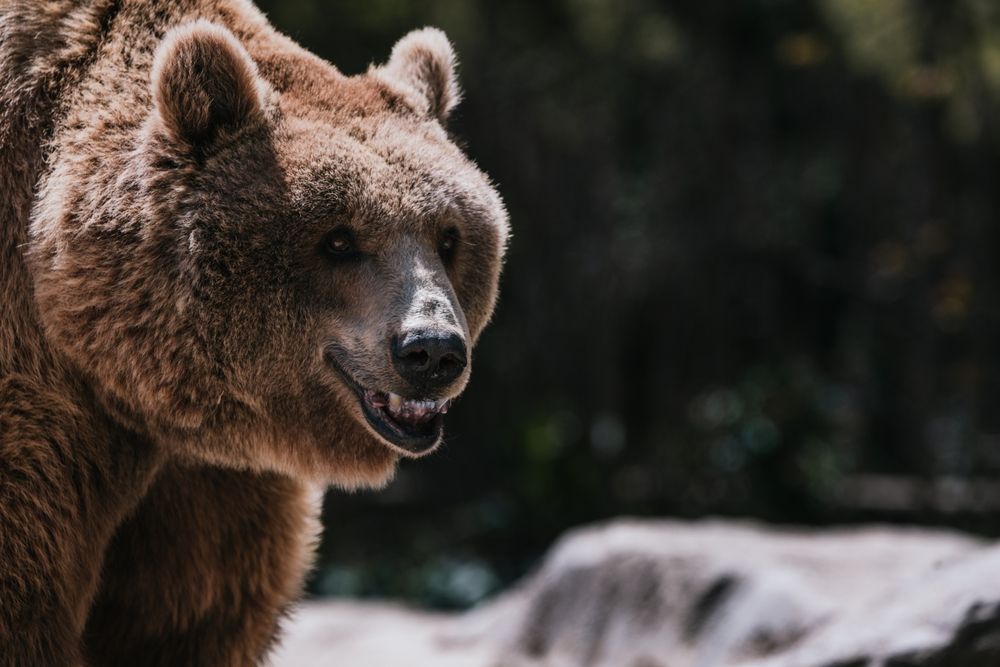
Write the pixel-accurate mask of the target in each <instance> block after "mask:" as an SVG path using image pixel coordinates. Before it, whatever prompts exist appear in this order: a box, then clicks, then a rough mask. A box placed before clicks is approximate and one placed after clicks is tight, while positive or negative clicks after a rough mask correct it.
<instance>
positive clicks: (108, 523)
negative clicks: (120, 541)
mask: <svg viewBox="0 0 1000 667" xmlns="http://www.w3.org/2000/svg"><path fill="white" fill-rule="evenodd" d="M79 398H80V397H79V396H74V392H73V390H72V388H71V387H69V386H60V387H49V386H45V385H42V384H41V383H40V382H38V381H37V380H33V379H31V378H24V377H18V376H7V377H6V378H3V379H0V665H4V666H6V665H44V666H48V665H53V666H55V665H59V666H64V665H79V664H80V635H81V633H82V631H83V626H84V623H85V621H86V616H87V610H88V608H89V606H90V603H91V600H92V599H93V596H94V591H95V589H96V587H97V581H98V577H99V574H100V568H101V559H102V557H103V553H104V549H105V548H106V546H107V544H108V542H109V540H110V538H111V535H112V533H113V531H114V529H115V527H116V526H117V524H118V523H119V522H120V521H121V519H122V517H123V516H124V515H125V513H126V512H128V511H129V510H130V509H132V508H133V507H134V506H135V504H136V502H137V501H138V499H139V497H140V495H141V494H142V493H143V491H144V490H145V488H146V486H147V485H148V483H149V480H150V479H151V478H152V475H153V473H154V470H155V468H156V461H157V456H156V454H155V452H154V450H153V448H152V447H150V446H148V445H146V444H143V443H141V442H139V441H137V440H135V439H134V438H133V437H131V436H130V435H129V434H125V433H122V432H121V431H119V430H117V429H116V428H114V427H113V426H111V425H110V424H108V423H106V422H104V421H103V420H102V419H101V418H99V417H96V416H95V414H96V413H95V412H94V411H92V410H89V409H88V408H87V407H86V402H85V401H81V400H77V399H79Z"/></svg>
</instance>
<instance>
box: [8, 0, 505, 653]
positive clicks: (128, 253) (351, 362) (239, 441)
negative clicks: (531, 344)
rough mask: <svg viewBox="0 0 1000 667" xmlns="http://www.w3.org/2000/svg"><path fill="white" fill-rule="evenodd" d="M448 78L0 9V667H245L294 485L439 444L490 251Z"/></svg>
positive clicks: (403, 52)
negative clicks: (345, 67) (354, 70)
mask: <svg viewBox="0 0 1000 667" xmlns="http://www.w3.org/2000/svg"><path fill="white" fill-rule="evenodd" d="M454 67H455V59H454V56H453V53H452V49H451V46H450V45H449V43H448V41H447V39H446V38H445V37H444V35H443V34H442V33H440V32H439V31H437V30H433V29H424V30H420V31H417V32H414V33H411V34H409V35H407V36H406V37H404V38H403V39H402V40H400V41H399V42H398V43H397V44H396V46H395V47H394V49H393V51H392V54H391V56H390V58H389V59H388V62H387V63H386V64H385V65H382V66H373V67H371V68H370V69H369V70H368V71H367V72H366V73H364V74H361V75H358V76H350V77H348V76H345V75H343V74H341V73H340V72H339V71H338V70H337V69H336V68H335V67H333V66H332V65H330V64H328V63H326V62H324V61H322V60H320V59H319V58H317V57H315V56H313V55H311V54H310V53H308V52H306V51H304V50H303V49H302V48H300V47H299V46H297V45H296V44H295V43H293V42H292V41H291V40H289V39H288V38H286V37H284V36H282V35H281V34H279V33H277V32H276V31H275V30H274V29H273V28H272V27H271V26H270V25H269V24H268V23H267V21H266V20H265V18H264V17H263V15H262V14H261V13H260V12H259V11H258V10H257V9H256V8H254V7H253V6H252V5H251V4H250V2H249V1H248V0H169V1H168V0H0V290H2V292H0V304H2V308H3V315H2V318H0V665H212V666H219V665H249V664H254V663H257V662H259V661H260V660H262V659H263V658H264V657H265V656H266V653H267V651H268V649H269V647H270V646H271V644H272V643H273V641H274V638H275V636H276V632H277V625H278V621H279V619H280V617H281V615H282V612H283V611H284V610H285V609H287V607H288V605H289V604H290V603H291V601H292V600H294V598H295V596H296V594H297V593H298V592H299V590H300V588H301V585H302V579H303V576H304V573H305V572H306V570H307V568H308V567H309V565H310V560H311V557H312V550H313V545H314V542H315V539H316V535H317V518H316V517H317V499H318V497H319V496H320V493H321V491H322V488H323V486H324V485H329V484H333V485H336V486H339V487H341V488H345V489H352V488H358V487H372V486H376V487H377V486H379V485H382V484H384V483H385V482H386V481H387V480H388V479H389V478H390V477H391V476H392V474H393V472H394V469H395V467H396V464H397V462H398V461H399V459H400V457H415V456H420V455H422V454H425V453H427V452H429V451H431V450H433V449H434V448H435V447H436V446H437V445H438V444H439V442H440V441H441V434H442V420H443V414H444V413H445V412H446V411H447V408H448V407H449V405H450V403H451V401H452V399H454V397H455V396H457V395H458V394H459V393H460V392H461V391H462V389H463V388H464V387H465V385H466V383H467V381H468V377H469V371H470V357H469V355H470V351H471V348H472V346H473V344H474V343H475V341H476V339H477V337H478V336H479V334H480V332H481V331H482V329H483V327H484V325H485V324H486V322H487V320H488V319H489V317H490V314H491V312H492V310H493V306H494V301H495V297H496V291H497V280H498V276H499V272H500V266H501V262H502V257H503V251H504V246H505V243H506V238H507V216H506V213H505V211H504V207H503V205H502V202H501V200H500V198H499V196H498V195H497V193H496V191H495V189H494V187H493V185H492V184H491V182H490V181H489V179H488V178H487V177H486V176H485V175H484V174H483V173H482V172H481V171H479V170H478V169H477V168H476V166H475V165H474V164H473V163H472V162H471V161H470V160H469V159H468V158H467V157H466V156H464V155H463V154H462V152H461V151H460V150H459V149H458V148H457V147H456V146H455V144H454V143H453V142H452V141H451V140H450V138H449V135H448V133H447V131H446V129H445V127H444V125H445V121H446V120H447V118H448V115H449V113H450V112H451V110H452V108H453V107H454V106H455V104H456V103H457V101H458V97H459V91H458V87H457V84H456V81H455V76H454Z"/></svg>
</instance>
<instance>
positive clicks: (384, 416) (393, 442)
mask: <svg viewBox="0 0 1000 667" xmlns="http://www.w3.org/2000/svg"><path fill="white" fill-rule="evenodd" d="M325 356H326V358H327V360H328V362H329V363H330V365H331V366H333V368H334V370H335V371H336V372H337V374H338V375H339V376H340V378H341V379H342V380H343V381H344V383H345V384H346V385H347V386H348V387H350V388H351V390H352V391H353V392H354V394H355V396H357V398H358V402H359V403H360V404H361V411H362V412H363V413H364V415H365V419H366V420H367V421H368V425H369V426H371V427H372V429H373V430H374V431H375V433H376V434H378V436H379V437H380V438H381V439H382V440H384V441H386V443H387V444H388V445H389V446H391V447H392V448H393V449H395V450H397V451H399V452H400V453H401V454H403V455H404V456H408V457H417V456H423V455H425V454H429V453H430V452H431V451H433V450H434V449H435V448H436V447H437V445H438V443H440V442H441V436H442V434H443V433H444V414H443V412H439V411H435V412H434V413H433V414H432V415H424V416H423V417H422V419H421V420H420V421H418V422H408V421H406V420H405V419H398V418H396V417H394V416H393V415H392V413H391V412H390V410H389V409H388V407H389V406H388V404H387V403H385V402H384V401H382V400H380V398H379V397H380V396H384V394H382V393H381V392H374V391H372V390H370V389H365V388H364V387H362V386H361V385H360V384H359V383H358V382H357V381H356V380H355V379H354V378H353V377H352V376H351V375H350V374H349V373H348V372H347V371H345V370H344V368H343V367H342V366H341V365H340V363H339V362H338V361H337V359H336V357H335V356H334V354H333V353H332V352H331V351H329V350H328V351H327V353H326V355H325ZM449 403H450V401H448V402H445V403H444V406H443V407H444V411H447V406H448V404H449Z"/></svg>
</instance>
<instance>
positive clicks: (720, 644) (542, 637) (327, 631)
mask: <svg viewBox="0 0 1000 667" xmlns="http://www.w3.org/2000/svg"><path fill="white" fill-rule="evenodd" d="M274 664H275V665H276V666H277V667H285V666H288V667H291V666H295V667H306V666H311V665H331V664H335V665H351V666H352V667H382V666H389V665H393V666H395V665H408V666H413V667H424V666H427V667H452V666H454V667H563V666H565V667H571V666H572V667H583V666H588V667H590V666H592V667H923V666H933V667H998V666H1000V545H993V544H989V543H985V542H982V541H979V540H975V539H972V538H969V537H964V536H961V535H957V534H953V533H945V532H931V531H924V530H904V529H898V528H882V527H872V528H862V529H854V530H838V531H822V532H820V531H785V530H775V529H770V528H762V527H759V526H754V525H752V524H745V523H731V522H699V523H680V522H673V521H641V522H640V521H617V522H614V523H611V524H606V525H601V526H596V527H589V528H584V529H580V530H577V531H573V532H571V533H569V534H568V535H567V536H566V537H564V538H563V539H561V540H560V541H559V543H558V544H557V545H556V546H555V548H553V550H552V552H551V553H550V554H549V555H548V557H547V558H546V560H545V562H544V564H543V565H542V567H541V568H540V570H539V571H538V572H536V573H535V574H534V575H532V576H530V577H528V578H527V579H526V580H525V581H524V582H522V583H521V584H520V585H519V586H517V587H516V588H515V589H513V590H512V591H510V592H508V593H506V594H504V595H502V596H500V597H499V598H497V599H495V600H494V601H492V602H489V603H487V604H485V605H483V606H481V607H479V608H478V609H475V610H473V611H471V612H467V613H465V614H459V615H442V614H429V613H424V612H418V611H412V610H407V609H405V608H402V607H398V606H393V605H387V604H365V603H351V602H322V603H307V604H305V605H303V606H302V607H301V608H300V609H299V611H298V612H297V614H296V615H295V616H294V617H293V620H292V622H291V623H290V624H289V627H288V630H287V634H286V638H285V641H284V643H283V645H282V647H281V649H280V650H279V651H278V652H277V653H276V655H275V657H274Z"/></svg>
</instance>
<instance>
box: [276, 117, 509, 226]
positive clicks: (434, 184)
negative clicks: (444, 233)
mask: <svg viewBox="0 0 1000 667" xmlns="http://www.w3.org/2000/svg"><path fill="white" fill-rule="evenodd" d="M277 144H278V153H279V161H280V162H281V163H282V166H283V169H284V172H285V175H286V178H287V180H288V183H289V186H290V188H291V191H292V195H293V200H294V201H295V202H296V204H297V207H300V208H303V209H306V210H309V209H318V210H323V209H330V210H337V211H339V212H343V213H350V214H353V215H358V216H361V217H365V218H372V219H380V220H387V221H389V220H411V219H414V218H433V219H437V218H442V217H447V216H450V215H462V216H467V217H468V216H476V215H477V211H478V210H479V209H480V208H484V207H485V204H486V203H485V202H484V201H483V199H484V197H488V193H487V192H486V189H488V188H489V187H490V186H489V183H488V181H487V180H486V178H485V177H484V176H483V174H482V173H481V172H480V171H479V170H478V169H477V168H476V167H475V166H474V165H472V163H471V162H470V161H469V160H468V159H467V158H465V156H464V155H462V154H461V152H460V151H459V150H458V149H457V147H455V146H454V145H453V144H451V142H450V141H448V139H447V136H446V135H445V133H444V131H443V130H441V128H440V126H437V125H436V124H434V123H428V122H424V123H415V122H412V121H408V120H406V119H397V118H393V117H382V118H377V117H365V118H356V119H353V120H352V121H350V122H341V123H337V124H334V123H329V122H322V121H317V120H316V119H289V120H288V121H287V122H286V123H285V127H284V128H283V132H282V133H281V135H280V138H279V140H278V141H277Z"/></svg>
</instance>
